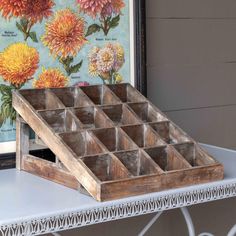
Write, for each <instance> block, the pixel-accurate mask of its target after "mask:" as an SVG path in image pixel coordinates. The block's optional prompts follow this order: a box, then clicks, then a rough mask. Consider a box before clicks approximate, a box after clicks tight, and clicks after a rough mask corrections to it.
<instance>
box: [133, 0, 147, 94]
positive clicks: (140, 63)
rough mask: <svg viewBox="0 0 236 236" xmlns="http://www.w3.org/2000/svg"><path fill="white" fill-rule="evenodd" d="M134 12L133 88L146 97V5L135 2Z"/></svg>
mask: <svg viewBox="0 0 236 236" xmlns="http://www.w3.org/2000/svg"><path fill="white" fill-rule="evenodd" d="M134 7H135V11H134V15H135V16H134V18H135V21H134V22H135V27H134V28H135V57H136V58H135V68H136V71H135V86H136V88H137V89H138V90H139V91H140V92H141V93H142V94H143V95H144V96H147V54H146V3H145V0H136V1H135V3H134Z"/></svg>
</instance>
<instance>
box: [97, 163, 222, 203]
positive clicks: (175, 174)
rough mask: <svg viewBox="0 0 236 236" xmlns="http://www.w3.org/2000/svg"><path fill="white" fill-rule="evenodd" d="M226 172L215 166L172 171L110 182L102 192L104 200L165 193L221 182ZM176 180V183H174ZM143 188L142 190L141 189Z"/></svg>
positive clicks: (102, 188)
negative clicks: (164, 191)
mask: <svg viewBox="0 0 236 236" xmlns="http://www.w3.org/2000/svg"><path fill="white" fill-rule="evenodd" d="M223 175H224V171H223V167H222V165H220V164H218V165H214V166H208V167H207V168H206V167H198V168H193V169H186V170H184V171H183V170H180V171H170V172H168V174H162V175H158V176H155V175H153V176H144V177H138V182H139V184H138V185H137V184H136V183H137V178H132V179H126V180H122V182H121V181H110V182H106V183H102V185H101V191H102V192H103V193H104V194H103V195H102V200H103V201H104V200H105V201H107V200H114V199H118V198H125V197H129V196H135V195H137V194H145V193H147V191H148V192H157V191H163V190H166V189H170V188H179V187H183V186H188V185H192V183H193V181H194V182H195V183H196V184H200V183H207V182H211V181H216V180H221V179H222V178H223ZM173 180H175V181H173ZM140 186H142V188H140Z"/></svg>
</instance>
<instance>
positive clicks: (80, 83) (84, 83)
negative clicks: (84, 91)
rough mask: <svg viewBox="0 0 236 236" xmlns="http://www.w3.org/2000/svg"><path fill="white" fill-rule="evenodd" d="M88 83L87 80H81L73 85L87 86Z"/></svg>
mask: <svg viewBox="0 0 236 236" xmlns="http://www.w3.org/2000/svg"><path fill="white" fill-rule="evenodd" d="M88 85H90V84H89V83H88V82H86V81H83V82H78V83H76V84H74V87H84V86H88Z"/></svg>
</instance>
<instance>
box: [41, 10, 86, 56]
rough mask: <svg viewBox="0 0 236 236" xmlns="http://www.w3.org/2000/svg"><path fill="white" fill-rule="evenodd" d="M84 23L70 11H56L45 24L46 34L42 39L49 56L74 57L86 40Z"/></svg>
mask: <svg viewBox="0 0 236 236" xmlns="http://www.w3.org/2000/svg"><path fill="white" fill-rule="evenodd" d="M84 35H85V21H84V19H82V18H80V17H78V16H77V15H76V14H75V13H74V12H72V11H71V10H70V9H64V10H60V11H58V12H57V13H56V14H55V16H54V18H53V19H52V20H51V21H50V22H48V23H47V24H46V33H45V34H44V36H43V37H42V41H43V43H44V45H45V46H47V47H48V48H49V49H50V52H51V54H53V55H54V56H56V57H57V56H59V57H62V58H67V57H68V56H76V55H77V53H78V52H79V51H80V50H81V48H82V47H83V46H84V44H85V43H87V40H86V38H85V36H84Z"/></svg>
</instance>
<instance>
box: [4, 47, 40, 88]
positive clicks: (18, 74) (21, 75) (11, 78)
mask: <svg viewBox="0 0 236 236" xmlns="http://www.w3.org/2000/svg"><path fill="white" fill-rule="evenodd" d="M38 64H39V53H38V51H37V50H36V49H35V48H33V47H29V46H28V45H27V44H26V43H14V44H12V45H10V46H9V47H7V48H6V49H5V50H4V51H3V52H1V53H0V76H2V78H3V79H4V80H5V81H7V82H9V83H11V84H13V85H15V86H19V85H22V84H24V83H25V82H27V80H29V79H31V78H32V76H33V75H34V73H35V71H36V70H37V69H38Z"/></svg>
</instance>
